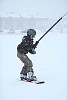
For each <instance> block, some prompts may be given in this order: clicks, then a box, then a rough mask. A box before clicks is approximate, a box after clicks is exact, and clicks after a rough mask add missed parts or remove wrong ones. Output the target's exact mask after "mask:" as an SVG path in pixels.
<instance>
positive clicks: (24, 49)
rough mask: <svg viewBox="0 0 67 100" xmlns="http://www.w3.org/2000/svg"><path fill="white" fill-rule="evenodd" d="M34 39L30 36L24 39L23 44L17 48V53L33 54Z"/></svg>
mask: <svg viewBox="0 0 67 100" xmlns="http://www.w3.org/2000/svg"><path fill="white" fill-rule="evenodd" d="M33 42H34V41H33V39H31V38H30V37H28V36H24V37H23V38H22V42H21V43H20V44H19V45H18V46H17V51H18V52H19V53H21V54H27V53H28V52H30V53H31V50H32V49H33V48H34V44H33Z"/></svg>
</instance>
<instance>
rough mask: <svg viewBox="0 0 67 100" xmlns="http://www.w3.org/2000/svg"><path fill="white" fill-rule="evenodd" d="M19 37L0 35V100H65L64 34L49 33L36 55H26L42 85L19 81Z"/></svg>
mask: <svg viewBox="0 0 67 100" xmlns="http://www.w3.org/2000/svg"><path fill="white" fill-rule="evenodd" d="M40 36H42V34H40V35H39V34H37V35H36V38H35V40H38V39H39V38H40ZM22 37H23V36H22V35H0V64H1V65H0V100H36V99H37V100H67V34H60V33H51V32H50V33H49V34H47V35H46V36H45V37H44V38H43V39H42V40H41V41H40V43H39V45H38V46H37V48H36V52H37V54H36V55H31V54H28V56H29V58H30V59H31V60H32V62H33V65H34V66H33V68H34V71H35V75H36V76H37V77H38V79H39V80H43V81H45V83H44V84H32V83H25V82H21V81H19V79H20V78H19V77H20V74H19V73H20V70H21V68H22V66H23V64H22V62H21V61H20V60H19V59H18V58H17V50H16V48H17V45H18V44H19V43H20V42H21V40H22Z"/></svg>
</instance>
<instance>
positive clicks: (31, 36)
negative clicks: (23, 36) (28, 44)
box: [27, 29, 36, 38]
mask: <svg viewBox="0 0 67 100" xmlns="http://www.w3.org/2000/svg"><path fill="white" fill-rule="evenodd" d="M35 35H36V31H35V30H34V29H28V30H27V36H29V37H30V38H34V37H35Z"/></svg>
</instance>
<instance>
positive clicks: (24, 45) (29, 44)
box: [17, 29, 38, 81]
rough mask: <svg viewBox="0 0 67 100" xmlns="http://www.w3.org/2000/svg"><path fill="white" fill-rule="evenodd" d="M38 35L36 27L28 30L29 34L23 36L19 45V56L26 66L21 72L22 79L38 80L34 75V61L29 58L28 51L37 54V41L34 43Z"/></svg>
mask: <svg viewBox="0 0 67 100" xmlns="http://www.w3.org/2000/svg"><path fill="white" fill-rule="evenodd" d="M35 35H36V31H35V30H34V29H28V30H27V36H24V37H23V38H22V42H21V43H20V44H19V45H18V46H17V57H18V58H19V59H20V60H21V61H22V62H23V63H24V66H23V68H22V70H21V72H20V78H21V80H26V79H29V80H35V81H36V80H37V78H36V76H34V71H33V68H32V67H33V63H32V61H31V60H30V59H29V58H28V56H27V53H28V52H29V53H31V54H36V51H35V47H36V45H37V44H38V43H37V42H36V43H35V44H34V43H33V42H34V41H33V38H34V37H35Z"/></svg>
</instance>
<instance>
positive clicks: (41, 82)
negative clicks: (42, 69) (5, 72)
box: [20, 80, 45, 84]
mask: <svg viewBox="0 0 67 100" xmlns="http://www.w3.org/2000/svg"><path fill="white" fill-rule="evenodd" d="M20 81H22V82H28V83H35V84H43V83H45V82H44V81H38V80H37V81H31V80H20Z"/></svg>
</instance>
